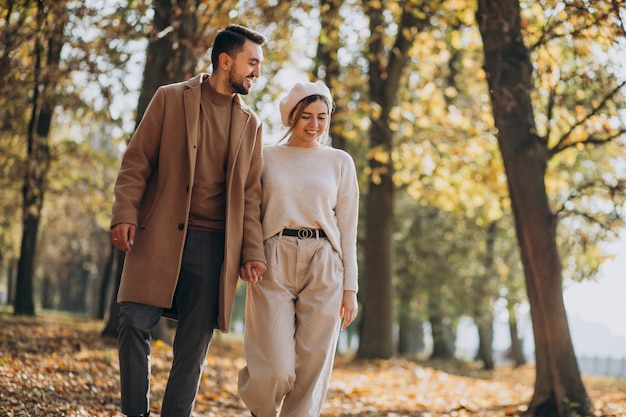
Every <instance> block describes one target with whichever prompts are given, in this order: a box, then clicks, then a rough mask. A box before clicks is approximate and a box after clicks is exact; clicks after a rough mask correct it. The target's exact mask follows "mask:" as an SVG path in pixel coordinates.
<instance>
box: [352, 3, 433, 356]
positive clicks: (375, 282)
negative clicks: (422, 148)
mask: <svg viewBox="0 0 626 417" xmlns="http://www.w3.org/2000/svg"><path fill="white" fill-rule="evenodd" d="M382 7H383V3H382V2H370V3H367V5H365V6H364V8H365V12H366V14H367V15H368V16H369V18H370V24H369V26H370V39H369V44H368V48H369V50H368V59H369V74H368V75H369V90H370V101H371V103H372V104H371V106H372V110H371V115H370V119H371V128H370V144H369V148H370V156H369V161H368V162H369V168H370V176H369V181H368V184H369V190H368V193H367V196H366V197H365V198H366V203H365V204H366V222H365V235H366V239H365V275H364V277H363V281H364V282H363V286H362V287H363V289H362V291H361V294H362V296H361V303H362V304H363V310H362V313H361V314H362V320H363V322H362V327H361V337H360V343H359V349H358V352H357V357H358V358H389V357H391V356H392V355H393V354H394V340H393V294H392V293H393V291H392V276H393V256H392V254H393V244H392V237H393V236H392V235H393V229H394V216H393V199H394V184H393V174H394V167H393V159H392V152H391V151H392V149H393V130H392V129H391V127H390V119H389V114H390V113H391V110H392V108H393V106H394V105H395V104H396V101H397V92H398V87H399V84H400V79H401V77H402V73H403V71H404V68H405V67H406V63H407V59H408V51H409V49H410V47H411V45H412V43H413V40H414V38H415V35H416V33H417V29H418V26H419V25H424V24H425V22H426V21H425V20H423V21H420V20H419V19H418V18H417V15H418V14H419V13H414V10H412V8H413V7H415V5H414V2H406V3H404V7H403V10H402V16H401V18H400V21H399V22H398V33H397V36H396V39H395V43H394V45H393V46H392V48H390V51H392V52H391V53H389V56H388V57H387V59H386V60H385V59H384V54H385V51H386V50H387V48H386V47H385V43H384V36H383V32H384V30H383V29H384V27H385V21H384V12H385V11H384V10H383V8H382ZM426 15H428V13H426ZM385 61H386V62H385Z"/></svg>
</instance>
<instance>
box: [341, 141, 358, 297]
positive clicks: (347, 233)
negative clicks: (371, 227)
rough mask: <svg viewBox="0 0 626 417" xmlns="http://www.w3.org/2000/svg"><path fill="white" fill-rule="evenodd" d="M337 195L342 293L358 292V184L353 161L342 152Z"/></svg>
mask: <svg viewBox="0 0 626 417" xmlns="http://www.w3.org/2000/svg"><path fill="white" fill-rule="evenodd" d="M342 154H343V155H344V158H345V160H344V161H343V162H344V163H343V164H342V170H341V180H340V183H339V193H338V194H339V195H338V196H337V207H336V208H335V215H336V216H337V226H338V228H339V233H340V239H341V243H340V245H341V252H342V259H343V266H344V279H343V289H344V291H346V290H347V291H358V261H357V224H358V217H359V184H358V180H357V175H356V168H355V166H354V161H353V160H352V157H350V155H349V154H347V153H345V152H342Z"/></svg>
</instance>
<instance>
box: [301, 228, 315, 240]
mask: <svg viewBox="0 0 626 417" xmlns="http://www.w3.org/2000/svg"><path fill="white" fill-rule="evenodd" d="M312 237H315V230H313V229H300V230H298V239H310V238H312Z"/></svg>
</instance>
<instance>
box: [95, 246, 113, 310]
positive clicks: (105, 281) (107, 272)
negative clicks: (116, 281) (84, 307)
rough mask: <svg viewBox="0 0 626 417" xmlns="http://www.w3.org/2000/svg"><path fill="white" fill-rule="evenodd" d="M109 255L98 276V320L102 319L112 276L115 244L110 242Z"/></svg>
mask: <svg viewBox="0 0 626 417" xmlns="http://www.w3.org/2000/svg"><path fill="white" fill-rule="evenodd" d="M109 250H110V252H109V256H108V258H107V261H106V264H105V265H104V271H102V277H101V278H100V291H99V292H98V303H97V305H96V318H97V319H99V320H102V319H104V315H105V313H106V307H107V305H109V304H107V301H108V297H107V294H109V293H110V288H111V281H112V278H113V271H114V269H113V268H115V259H116V256H115V252H116V250H115V246H113V245H112V244H111V245H109Z"/></svg>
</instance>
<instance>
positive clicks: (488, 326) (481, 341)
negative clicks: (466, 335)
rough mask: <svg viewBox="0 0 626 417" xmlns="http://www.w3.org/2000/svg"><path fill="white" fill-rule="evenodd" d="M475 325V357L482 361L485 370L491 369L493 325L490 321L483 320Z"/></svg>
mask: <svg viewBox="0 0 626 417" xmlns="http://www.w3.org/2000/svg"><path fill="white" fill-rule="evenodd" d="M477 327H478V352H477V354H476V359H478V360H480V361H482V363H483V365H484V366H485V369H486V370H488V371H491V370H493V369H494V368H495V363H494V360H493V325H492V323H491V322H490V321H484V322H482V323H480V324H479V325H478V326H477Z"/></svg>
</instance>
